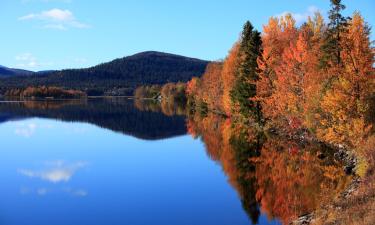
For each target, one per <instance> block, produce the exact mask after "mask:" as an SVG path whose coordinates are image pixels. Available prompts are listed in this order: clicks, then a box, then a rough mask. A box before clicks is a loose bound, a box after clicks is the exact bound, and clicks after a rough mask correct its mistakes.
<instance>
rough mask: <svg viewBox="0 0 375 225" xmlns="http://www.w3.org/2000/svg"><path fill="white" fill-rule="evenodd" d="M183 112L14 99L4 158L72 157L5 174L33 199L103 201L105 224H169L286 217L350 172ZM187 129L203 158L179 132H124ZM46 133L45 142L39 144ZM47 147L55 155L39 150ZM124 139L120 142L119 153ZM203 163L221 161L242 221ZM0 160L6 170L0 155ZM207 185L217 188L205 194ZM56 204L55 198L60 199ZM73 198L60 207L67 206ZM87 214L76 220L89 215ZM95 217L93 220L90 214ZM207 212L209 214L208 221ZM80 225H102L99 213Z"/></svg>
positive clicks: (326, 152)
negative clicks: (14, 150)
mask: <svg viewBox="0 0 375 225" xmlns="http://www.w3.org/2000/svg"><path fill="white" fill-rule="evenodd" d="M185 112H186V109H185V108H184V106H179V105H175V104H168V103H164V104H159V103H158V102H155V101H135V102H133V101H129V100H124V99H96V100H85V101H32V102H13V103H0V122H9V121H11V124H12V126H11V127H10V129H12V130H14V134H13V135H16V136H18V137H17V138H18V139H19V138H20V137H23V140H22V142H21V143H17V144H15V143H14V142H12V141H9V142H5V146H6V147H10V146H11V145H13V147H14V146H16V148H17V149H18V150H17V154H16V155H15V156H14V157H13V158H12V160H15V159H16V160H19V159H18V158H17V157H19V155H23V154H28V157H29V158H30V159H33V160H35V159H36V158H37V159H39V160H40V159H45V157H47V156H49V157H50V158H52V159H53V157H55V156H56V155H58V156H65V157H67V156H69V157H71V158H74V159H75V160H65V161H64V160H48V161H38V162H39V163H37V164H32V163H31V164H30V163H26V162H23V163H20V164H17V167H16V169H15V171H12V172H15V173H17V174H18V175H19V176H21V177H22V179H21V181H20V182H19V183H21V184H25V183H26V185H23V186H22V185H21V187H19V186H18V187H17V188H18V189H19V194H21V195H24V196H32V195H36V196H39V197H47V196H50V195H56V194H57V195H62V194H64V195H68V196H73V197H78V198H80V199H82V200H83V198H85V199H90V202H95V203H96V204H91V203H90V202H86V203H83V202H79V203H78V204H80V205H79V206H80V207H81V208H75V210H77V211H79V209H82V208H90V207H94V205H95V207H97V208H94V209H92V210H93V211H94V212H98V210H99V207H102V206H106V208H108V209H105V210H104V211H103V214H104V215H102V214H101V216H103V218H108V217H109V216H108V215H111V217H110V218H112V220H111V221H112V222H113V223H118V222H119V221H120V222H124V221H126V222H128V223H132V224H150V223H153V224H166V223H168V221H174V223H173V222H172V223H170V224H177V223H179V222H181V220H183V218H184V219H185V220H187V221H190V222H191V224H248V223H252V224H279V222H281V223H283V224H289V223H290V222H291V221H293V220H294V219H296V218H297V217H299V216H301V215H304V214H307V213H311V212H313V211H314V210H316V209H318V208H319V207H320V206H321V205H324V204H325V203H327V202H329V201H330V200H332V199H333V198H335V197H336V196H337V195H338V194H339V193H341V192H342V191H343V189H344V188H345V187H346V186H347V184H348V183H349V181H350V180H351V177H350V176H345V174H344V171H343V169H342V164H341V162H339V161H336V160H335V159H334V157H333V155H332V152H333V151H332V150H331V149H329V148H327V147H325V146H323V145H321V144H317V143H313V142H308V141H295V140H291V139H288V138H285V137H280V136H275V135H269V134H267V135H266V134H264V133H260V132H257V131H255V130H254V129H250V128H249V127H243V126H237V125H234V124H232V122H231V121H230V120H229V119H225V118H223V117H221V116H218V115H215V114H208V115H200V114H193V115H187V116H185ZM30 117H38V118H50V119H54V120H62V121H74V122H88V123H90V124H94V125H97V126H100V127H104V128H107V129H110V130H111V131H116V132H121V133H122V134H126V135H114V134H113V132H110V131H108V130H103V129H98V128H96V129H93V128H92V127H90V126H88V125H87V124H86V125H84V124H81V123H74V124H70V123H69V124H66V123H60V122H56V121H54V122H50V120H45V121H44V120H43V121H42V122H41V121H39V120H35V119H31V120H25V119H26V118H30ZM14 120H16V121H14ZM4 124H9V123H4ZM93 130H94V132H93ZM0 132H1V129H0ZM186 132H188V134H190V135H191V137H193V138H195V139H200V140H202V143H203V144H204V148H205V151H206V152H205V153H204V154H207V155H208V156H209V158H210V159H211V160H207V157H205V158H202V157H201V156H197V154H198V153H197V151H194V149H199V150H200V151H198V152H199V153H201V152H203V151H202V148H201V146H200V145H199V144H200V142H194V141H192V140H191V138H189V139H186V136H184V137H180V138H182V139H179V138H178V139H174V138H172V139H168V140H164V141H162V142H158V141H155V142H141V141H139V140H136V139H129V137H127V135H132V136H134V137H137V138H142V139H147V140H157V139H164V138H170V137H175V136H178V135H182V134H185V133H186ZM4 133H6V132H4ZM48 135H50V136H48ZM58 135H61V136H63V137H62V139H63V138H66V139H67V140H69V141H65V140H60V141H61V143H64V144H65V143H66V144H67V145H66V146H65V145H62V144H61V143H60V142H59V141H58V140H56V139H53V138H56V137H55V136H58ZM47 136H48V137H47ZM48 138H50V140H49V141H46V140H48ZM6 143H8V145H9V146H7V144H6ZM10 143H11V144H10ZM30 143H31V146H30V148H31V150H32V151H31V152H30V153H25V152H20V150H19V149H20V148H21V145H22V144H23V145H25V146H27V145H28V144H30ZM45 143H47V144H49V146H47V147H46V148H43V147H42V150H39V149H38V148H39V145H40V146H43V144H45ZM82 143H84V144H82ZM23 145H22V146H23ZM51 146H54V147H55V148H56V149H57V150H56V149H54V151H57V153H56V152H54V151H52V153H50V150H49V149H48V151H47V150H46V149H47V148H48V147H51ZM124 146H125V147H128V148H129V149H126V150H127V151H123V150H124V149H123V148H124ZM70 148H71V150H73V151H70ZM172 149H173V150H178V151H172ZM150 150H151V151H150ZM3 155H4V156H6V154H3ZM69 157H68V158H69ZM25 158H27V157H25ZM55 158H58V157H55ZM80 159H87V161H83V160H80ZM212 160H213V161H215V162H216V165H215V166H217V165H219V166H220V168H221V170H222V171H223V172H224V174H225V176H226V179H227V182H228V183H229V184H230V186H231V187H232V189H231V190H235V193H236V194H237V195H238V199H239V201H238V199H237V198H236V199H235V200H236V202H238V204H239V205H241V206H242V210H241V209H240V211H241V213H242V214H245V213H246V215H247V217H248V218H246V216H244V217H245V223H244V221H243V220H242V218H241V215H242V214H241V213H240V212H238V210H237V208H236V205H235V204H234V203H233V202H231V201H230V200H228V199H230V197H228V196H230V193H231V192H230V191H231V190H227V189H225V185H223V183H225V184H226V185H228V184H227V182H226V181H224V182H222V180H224V179H223V177H221V176H222V173H220V174H217V173H215V172H212V171H213V169H212V168H214V167H212V165H210V163H209V162H208V161H212ZM3 161H4V162H3V166H4V167H6V165H7V163H6V162H5V161H6V160H3ZM10 161H11V160H10ZM40 162H42V163H40ZM88 162H90V163H88ZM92 162H96V166H97V169H96V170H95V173H94V174H84V176H81V177H80V178H81V179H82V180H80V179H78V180H77V179H76V177H79V175H80V174H82V172H83V171H84V170H85V169H87V168H88V167H91V165H92V164H91V163H92ZM34 163H35V162H34ZM100 163H102V164H100ZM15 164H16V163H15ZM93 164H95V163H93ZM98 164H99V165H98ZM0 165H1V164H0ZM11 165H12V166H13V164H11ZM4 171H6V170H4ZM207 171H209V172H207ZM4 173H5V172H4ZM1 175H2V173H0V176H1ZM9 176H13V175H9ZM85 185H87V186H85ZM228 186H229V185H228ZM82 187H88V188H82ZM215 188H219V189H220V191H218V192H217V193H216V194H213V190H215ZM0 189H1V188H0ZM166 192H167V193H166ZM89 193H90V195H89ZM211 195H212V196H211ZM194 199H195V200H197V199H198V200H197V201H194ZM202 199H206V200H205V201H202ZM12 200H13V199H12ZM22 201H24V200H21V202H22ZM55 201H56V202H57V204H60V203H61V201H63V200H61V199H59V198H57V200H55ZM56 202H55V203H56ZM129 202H130V203H129ZM216 202H220V204H219V203H216ZM31 203H34V202H31ZM31 203H30V204H31ZM76 203H77V202H70V204H68V203H67V204H68V205H69V206H70V207H74V206H75V205H74V204H76ZM86 204H87V205H86ZM107 206H108V207H107ZM241 206H239V208H241ZM77 207H78V206H77ZM0 208H1V204H0ZM124 208H125V209H126V210H127V212H132V213H128V214H126V215H127V216H128V217H129V218H124V216H121V215H123V214H122V212H120V211H121V210H120V209H124ZM101 209H102V208H101ZM162 209H163V210H164V211H163V210H162ZM179 209H181V211H178V210H179ZM224 209H225V210H224ZM64 210H66V209H64ZM106 210H108V211H106ZM165 210H168V212H167V211H165ZM207 210H208V211H209V212H212V211H210V210H217V211H215V212H218V211H220V210H223V212H221V211H220V212H221V214H220V213H219V214H220V215H219V214H218V213H216V214H215V215H213V214H207V215H203V214H202V213H200V211H204V212H207ZM93 211H91V212H93ZM170 211H173V212H175V215H172V214H171V213H170ZM140 212H142V213H140ZM146 212H148V214H147V213H146ZM244 212H245V213H244ZM71 213H73V212H71ZM140 214H142V215H140ZM186 214H189V215H188V216H187V215H186ZM67 215H68V216H69V214H67ZM130 215H135V216H133V217H132V216H130ZM136 215H138V216H136ZM145 215H147V216H145ZM86 217H87V218H86ZM86 217H84V216H82V217H81V218H82V219H83V220H84V219H89V218H90V216H89V215H86ZM148 217H150V218H154V219H155V220H157V221H158V222H155V221H152V220H149V219H148ZM167 217H168V218H167ZM98 218H101V217H100V216H99V215H98ZM103 218H101V219H102V220H101V221H102V222H103ZM165 218H167V219H165ZM215 218H216V219H218V220H215V221H214V219H215ZM83 220H82V221H83ZM140 220H142V221H143V222H139V221H140ZM145 221H146V222H145ZM213 221H214V222H213ZM105 222H107V224H108V221H105ZM89 224H104V223H100V222H99V220H98V221H94V222H93V221H90V223H89Z"/></svg>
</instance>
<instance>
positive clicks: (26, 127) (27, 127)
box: [14, 123, 37, 138]
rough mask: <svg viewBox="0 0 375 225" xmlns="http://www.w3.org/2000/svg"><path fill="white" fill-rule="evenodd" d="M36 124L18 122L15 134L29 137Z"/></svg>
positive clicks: (32, 133)
mask: <svg viewBox="0 0 375 225" xmlns="http://www.w3.org/2000/svg"><path fill="white" fill-rule="evenodd" d="M36 127H37V125H36V124H35V123H29V124H20V125H19V126H18V127H17V128H16V129H15V131H14V133H15V134H16V135H19V136H22V137H26V138H30V137H31V136H33V135H34V133H35V131H36Z"/></svg>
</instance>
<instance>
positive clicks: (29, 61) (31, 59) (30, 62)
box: [16, 53, 40, 68]
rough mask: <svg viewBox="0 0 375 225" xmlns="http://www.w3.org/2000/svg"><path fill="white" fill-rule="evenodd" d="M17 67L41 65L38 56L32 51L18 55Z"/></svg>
mask: <svg viewBox="0 0 375 225" xmlns="http://www.w3.org/2000/svg"><path fill="white" fill-rule="evenodd" d="M16 61H17V67H26V68H33V67H37V66H40V64H39V62H38V60H37V58H36V57H35V56H33V54H31V53H22V54H20V55H17V56H16Z"/></svg>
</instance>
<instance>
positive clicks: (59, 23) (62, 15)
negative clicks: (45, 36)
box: [18, 8, 91, 30]
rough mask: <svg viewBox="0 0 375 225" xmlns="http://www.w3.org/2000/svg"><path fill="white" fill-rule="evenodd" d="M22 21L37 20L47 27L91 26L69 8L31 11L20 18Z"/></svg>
mask: <svg viewBox="0 0 375 225" xmlns="http://www.w3.org/2000/svg"><path fill="white" fill-rule="evenodd" d="M18 20H20V21H27V20H37V21H40V22H41V23H42V25H41V27H42V28H45V29H55V30H68V29H69V28H78V29H85V28H90V27H91V26H90V25H88V24H86V23H82V22H80V21H78V20H77V19H76V18H75V16H74V14H73V13H72V12H71V11H69V10H63V9H57V8H55V9H51V10H47V11H43V12H40V13H30V14H27V15H24V16H21V17H19V18H18Z"/></svg>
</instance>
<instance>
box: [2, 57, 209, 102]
mask: <svg viewBox="0 0 375 225" xmlns="http://www.w3.org/2000/svg"><path fill="white" fill-rule="evenodd" d="M207 64H208V61H204V60H199V59H194V58H188V57H184V56H179V55H174V54H168V53H161V52H153V51H150V52H142V53H139V54H135V55H133V56H128V57H125V58H121V59H116V60H113V61H111V62H108V63H103V64H100V65H97V66H94V67H90V68H85V69H69V70H62V71H52V72H50V73H48V72H47V73H43V74H40V73H38V74H33V75H31V76H27V77H25V76H22V77H10V78H6V79H2V80H1V82H0V93H4V92H5V90H7V89H12V88H25V87H29V86H33V87H36V86H57V87H63V88H66V89H78V90H83V91H86V92H88V94H94V95H101V94H104V93H105V92H108V93H111V91H112V92H114V94H116V93H117V92H118V90H119V89H120V90H121V91H122V92H123V93H120V94H132V93H133V90H134V89H135V87H137V86H140V85H145V84H165V83H168V82H178V81H181V82H186V81H188V80H190V79H191V78H192V77H193V76H201V75H202V74H203V72H204V70H205V68H206V65H207Z"/></svg>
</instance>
